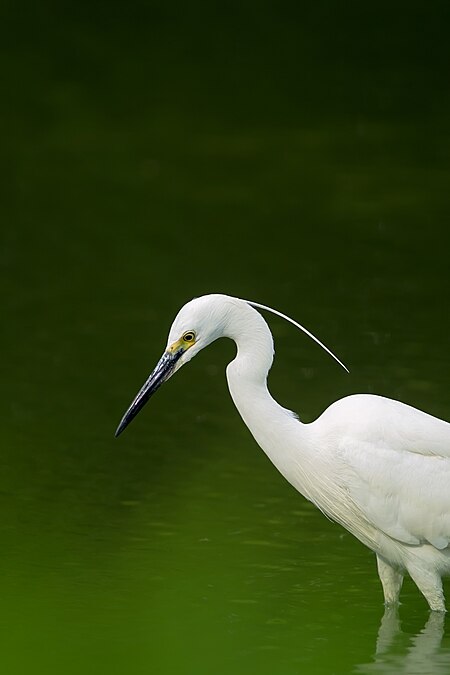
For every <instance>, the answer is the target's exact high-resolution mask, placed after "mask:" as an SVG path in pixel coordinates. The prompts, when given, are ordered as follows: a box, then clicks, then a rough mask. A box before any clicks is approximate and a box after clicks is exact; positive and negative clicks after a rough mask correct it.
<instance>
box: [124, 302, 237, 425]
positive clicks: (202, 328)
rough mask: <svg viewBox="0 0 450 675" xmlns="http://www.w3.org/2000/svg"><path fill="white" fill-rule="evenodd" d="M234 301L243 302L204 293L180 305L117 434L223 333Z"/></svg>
mask: <svg viewBox="0 0 450 675" xmlns="http://www.w3.org/2000/svg"><path fill="white" fill-rule="evenodd" d="M236 303H242V304H245V303H244V302H243V301H242V300H238V299H237V298H231V297H228V296H225V295H204V296H202V297H200V298H194V300H191V301H190V302H188V303H187V304H186V305H184V307H182V308H181V309H180V311H179V312H178V314H177V316H176V317H175V320H174V322H173V324H172V326H171V328H170V331H169V337H168V339H167V345H166V349H165V351H164V353H163V355H162V356H161V358H160V360H159V361H158V363H157V364H156V367H155V369H154V370H153V372H152V374H151V375H150V377H149V378H148V379H147V381H146V382H145V383H144V385H143V386H142V388H141V390H140V391H139V393H138V394H137V396H136V398H135V399H134V400H133V402H132V404H131V405H130V407H129V408H128V410H127V412H126V413H125V415H124V416H123V418H122V420H121V422H120V424H119V426H118V427H117V431H116V436H118V435H119V434H120V433H122V431H123V430H124V429H125V427H126V426H128V424H129V423H130V422H131V420H132V419H133V418H134V417H135V416H136V415H137V414H138V412H139V411H140V410H141V408H143V406H144V405H145V403H146V402H147V401H148V399H149V398H150V396H152V394H154V393H155V391H156V390H157V389H158V388H159V387H160V386H161V385H162V384H163V383H164V382H166V381H167V380H168V379H169V378H170V377H171V376H172V375H173V374H174V373H175V372H176V371H177V370H179V368H181V366H183V365H184V364H185V363H187V362H188V361H190V360H191V359H192V358H193V357H194V356H195V355H196V354H197V353H198V352H199V351H200V350H201V349H203V348H204V347H206V346H207V345H209V344H211V342H213V341H214V340H216V339H217V338H218V337H221V336H222V335H223V334H224V332H223V331H224V325H225V323H226V320H227V315H228V313H229V312H228V311H227V310H229V309H231V305H233V304H234V305H235V304H236Z"/></svg>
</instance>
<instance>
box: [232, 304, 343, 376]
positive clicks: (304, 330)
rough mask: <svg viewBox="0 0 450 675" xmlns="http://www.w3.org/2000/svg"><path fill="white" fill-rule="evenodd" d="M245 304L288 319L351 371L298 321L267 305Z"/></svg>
mask: <svg viewBox="0 0 450 675" xmlns="http://www.w3.org/2000/svg"><path fill="white" fill-rule="evenodd" d="M244 302H246V303H248V304H249V305H251V306H252V307H257V308H258V309H266V310H267V311H268V312H272V314H276V315H277V316H280V317H281V318H282V319H286V321H289V323H292V324H294V326H296V327H297V328H300V330H302V331H303V332H304V333H306V335H308V336H309V337H310V338H311V340H314V342H317V344H318V345H320V346H321V347H322V349H324V350H325V351H326V352H328V354H329V355H330V356H332V357H333V359H334V360H335V361H337V362H338V363H339V365H340V366H342V368H343V369H344V370H346V371H347V373H349V372H350V371H349V369H348V368H347V366H345V365H344V364H343V363H342V361H340V359H338V357H337V356H336V354H333V352H332V351H331V349H328V347H326V346H325V345H324V344H323V342H321V341H320V340H319V339H318V338H316V336H315V335H313V334H312V333H311V332H310V331H309V330H308V329H307V328H305V327H304V326H302V325H301V324H300V323H297V321H294V319H291V318H290V317H289V316H286V314H282V312H278V311H277V310H276V309H272V307H267V305H261V304H260V303H259V302H253V301H252V300H244Z"/></svg>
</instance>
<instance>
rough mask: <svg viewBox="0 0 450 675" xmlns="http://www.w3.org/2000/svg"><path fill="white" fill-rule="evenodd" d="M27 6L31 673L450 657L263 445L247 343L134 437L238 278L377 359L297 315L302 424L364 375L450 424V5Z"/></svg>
mask: <svg viewBox="0 0 450 675" xmlns="http://www.w3.org/2000/svg"><path fill="white" fill-rule="evenodd" d="M1 13H2V20H1V21H0V37H1V43H0V44H1V52H2V57H1V60H0V73H1V96H0V105H1V113H0V124H1V139H2V141H1V151H0V153H1V155H0V156H1V159H0V162H1V163H0V169H1V173H2V176H1V177H2V180H1V182H0V190H1V194H0V217H1V221H0V227H1V249H0V270H1V293H2V304H1V311H2V331H1V335H2V343H1V355H2V358H1V382H2V387H1V401H0V402H1V410H2V411H3V415H2V443H1V447H2V450H1V453H0V464H1V467H0V468H1V471H0V505H1V509H0V514H1V515H0V541H1V549H2V552H1V554H0V571H1V580H2V581H1V589H0V598H1V604H0V607H1V614H0V616H1V620H2V630H1V633H0V634H1V636H2V637H1V638H0V641H1V642H2V643H3V644H2V649H1V650H0V653H1V657H0V666H1V667H2V669H3V670H4V672H8V673H9V674H11V675H16V674H18V675H22V673H23V674H25V673H30V672H33V673H41V672H42V673H46V674H52V673H61V672H67V673H72V672H73V673H81V672H83V673H91V672H92V673H99V672H110V673H128V674H131V675H135V674H136V675H137V674H140V673H149V672H158V673H161V674H162V675H165V674H166V673H167V674H168V673H172V672H180V673H186V674H187V675H190V674H191V673H192V674H194V673H195V674H196V675H197V674H203V673H205V675H206V674H209V673H212V672H214V673H219V674H222V673H224V674H225V673H226V674H228V673H249V672H259V673H262V674H264V673H268V674H269V673H271V674H273V673H282V674H286V675H291V674H296V673H305V672H315V673H348V672H373V671H374V669H378V670H377V672H387V673H389V672H396V673H397V672H403V671H404V672H411V663H413V664H415V665H416V666H417V664H420V663H421V661H420V659H423V658H425V660H426V663H427V668H429V670H428V671H427V672H430V673H431V672H433V673H435V672H436V673H438V672H448V667H449V666H448V665H447V664H448V661H449V659H450V651H449V647H450V645H449V640H448V638H447V637H445V638H444V641H443V643H442V645H443V646H440V641H441V631H442V630H443V627H442V626H441V624H440V623H439V621H436V620H434V619H431V620H430V621H431V622H430V623H428V624H427V627H426V630H425V633H423V634H421V633H420V631H421V629H422V627H423V626H424V624H425V622H426V620H427V616H428V614H427V608H426V605H425V603H424V601H423V599H422V598H421V596H420V595H419V594H418V592H417V591H416V589H415V588H414V587H413V585H412V584H408V583H407V584H406V585H405V590H404V594H403V601H404V604H403V606H402V607H401V610H400V618H401V620H402V624H401V629H400V628H399V626H397V624H396V618H395V617H392V616H387V617H385V621H384V624H382V626H381V628H380V637H379V638H378V651H379V654H378V656H377V657H375V650H376V643H377V636H378V631H379V625H380V620H381V617H382V614H383V606H382V597H381V591H380V589H379V587H378V580H377V578H376V573H375V565H374V560H373V556H372V554H371V553H370V552H369V551H367V550H365V549H364V548H363V547H362V546H361V545H360V544H359V543H358V542H356V541H354V540H353V539H352V538H351V537H350V535H347V534H346V533H345V532H344V531H343V530H342V529H341V528H339V527H338V526H335V525H333V524H332V523H329V522H328V521H327V520H325V519H324V518H323V516H322V515H321V514H320V513H319V512H318V511H316V510H315V509H313V508H312V507H311V506H310V505H309V504H307V503H306V502H305V501H304V500H303V499H302V498H301V497H300V496H299V495H297V494H296V493H295V491H294V490H293V489H292V488H290V487H289V486H288V485H287V484H286V483H285V482H283V480H282V478H281V477H280V476H278V475H277V473H276V471H275V470H274V469H273V467H272V466H271V465H270V464H269V462H268V461H267V460H266V458H265V457H264V455H263V453H262V452H260V451H259V449H258V448H257V447H256V446H255V444H254V442H253V441H252V439H251V437H250V436H249V434H248V432H247V431H246V430H245V428H244V426H243V424H242V422H241V420H240V419H239V417H238V415H237V413H236V412H235V410H234V408H233V406H232V403H231V401H230V399H229V395H228V392H227V390H226V382H225V378H224V374H223V370H224V367H225V365H226V363H227V360H228V359H230V358H231V357H232V355H233V349H232V347H231V346H230V345H229V344H227V343H224V344H217V345H214V346H212V347H210V348H209V350H207V351H206V352H205V353H204V354H201V355H200V356H199V357H198V359H197V360H196V361H195V362H194V363H192V364H191V365H190V366H189V368H187V369H186V370H184V371H183V372H182V373H180V374H179V375H178V376H177V377H176V378H174V380H173V381H171V382H170V384H168V385H166V387H164V389H163V390H162V391H161V392H160V393H159V394H158V396H157V397H155V399H154V400H152V402H151V404H149V406H148V408H146V409H145V411H144V412H142V413H141V415H140V416H139V418H138V419H137V420H136V421H135V422H134V423H133V425H132V426H131V427H130V429H128V430H127V432H126V434H124V436H122V437H121V438H120V439H119V440H114V438H113V433H114V429H115V427H116V425H117V423H118V421H119V419H120V417H121V415H122V413H123V412H124V409H125V408H126V406H127V405H128V403H129V402H130V399H131V398H132V397H133V395H134V394H135V393H136V391H137V389H138V387H139V386H140V384H141V383H142V381H143V380H144V378H145V377H146V376H147V374H148V373H149V371H150V370H151V368H152V367H153V365H154V363H155V362H156V360H157V358H158V357H159V355H160V353H161V351H162V349H163V347H164V345H165V340H166V334H167V331H168V329H169V326H170V322H171V321H172V319H173V317H174V315H175V314H176V312H177V310H178V309H179V307H180V306H181V305H182V304H183V303H184V302H186V301H187V300H189V299H190V298H191V297H193V296H195V295H201V294H204V293H209V292H225V293H229V294H233V295H237V296H240V297H247V298H250V299H254V300H256V301H260V302H263V303H266V304H271V305H273V306H275V307H277V308H278V309H280V310H281V311H285V312H287V313H289V314H291V315H292V316H294V317H295V318H297V319H298V320H299V321H301V322H302V323H304V324H305V325H306V326H307V327H309V328H310V329H311V330H313V331H314V332H315V333H317V334H318V336H319V337H320V338H321V339H323V340H324V341H325V342H326V344H328V345H329V346H330V347H331V348H332V349H334V350H335V351H336V352H337V354H338V356H339V357H340V358H342V359H343V360H344V362H345V363H347V365H348V366H349V367H350V370H351V374H350V376H346V375H345V374H344V373H343V371H340V369H339V368H338V367H337V366H336V365H335V364H334V363H333V362H332V361H331V360H330V359H328V358H327V357H326V355H325V354H323V353H322V352H321V351H320V350H319V349H318V348H317V347H316V346H314V345H313V344H312V343H310V342H309V341H308V340H307V338H304V337H302V336H301V335H300V334H298V333H297V332H296V331H295V329H294V328H292V327H290V326H288V325H287V324H283V323H282V322H281V321H280V320H278V319H270V323H271V326H272V329H273V332H274V336H275V341H276V347H277V360H276V364H275V368H274V371H273V374H272V377H271V389H272V391H273V393H274V395H275V396H276V397H277V398H278V399H279V400H280V402H281V403H283V404H284V405H287V406H288V407H291V408H293V409H294V410H296V411H298V412H299V413H300V415H301V417H302V419H304V420H311V419H313V418H314V417H315V416H317V415H318V414H320V412H321V411H322V410H323V409H324V408H325V407H326V406H327V405H329V404H330V403H331V402H332V401H333V400H335V399H337V398H339V397H341V396H343V395H345V394H349V393H355V392H361V391H364V392H374V393H378V394H383V395H386V396H392V397H395V398H400V399H402V400H404V401H405V402H408V403H410V404H412V405H415V406H418V407H420V408H423V409H425V410H427V411H428V412H430V413H432V414H435V415H438V416H441V417H444V418H446V419H449V418H450V414H449V412H448V411H449V408H450V394H449V387H448V381H449V376H450V357H449V355H448V343H449V339H448V335H449V328H450V317H449V312H448V298H449V290H450V289H449V285H450V284H449V272H448V267H449V265H448V258H449V255H448V252H449V242H450V236H449V215H450V197H449V178H450V168H449V167H450V165H449V159H450V132H449V113H450V87H449V61H450V59H449V49H448V32H449V28H450V26H449V13H450V10H449V7H448V3H447V2H431V3H428V4H424V3H419V2H408V3H406V2H397V3H392V2H389V3H388V2H376V3H375V2H370V3H361V2H353V1H352V2H347V3H337V2H334V3H333V2H331V1H330V0H328V1H322V2H316V3H308V4H306V3H285V2H278V3H270V2H258V3H256V2H255V3H249V2H244V3H241V2H240V3H237V2H228V3H226V4H225V3H223V4H222V5H219V4H217V3H211V2H209V3H207V2H200V3H195V4H194V5H191V6H188V5H187V4H186V3H184V4H181V3H164V4H163V3H161V4H160V5H157V4H155V3H149V2H137V1H133V2H128V3H122V4H119V3H112V2H95V3H80V2H41V3H31V2H30V3H12V2H10V3H8V2H5V3H3V5H2V12H1ZM427 631H428V632H427ZM383 636H384V637H383ZM386 636H387V637H386ZM389 636H390V637H389ZM427 636H428V637H429V636H431V642H430V641H427ZM421 638H422V640H421ZM383 640H384V642H383ZM380 644H381V645H385V647H384V651H383V649H381V648H380ZM386 645H387V646H386ZM424 645H425V646H424ZM430 645H431V646H430ZM408 659H409V660H408ZM402 669H403V670H402ZM422 672H425V671H423V670H422Z"/></svg>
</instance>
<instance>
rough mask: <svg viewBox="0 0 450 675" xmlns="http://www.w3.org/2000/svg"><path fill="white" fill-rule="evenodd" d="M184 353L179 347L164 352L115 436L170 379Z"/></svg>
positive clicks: (123, 418)
mask: <svg viewBox="0 0 450 675" xmlns="http://www.w3.org/2000/svg"><path fill="white" fill-rule="evenodd" d="M182 354H183V350H182V349H179V350H178V351H176V352H174V353H171V352H164V354H163V355H162V356H161V358H160V359H159V361H158V363H157V364H156V368H155V369H154V371H153V373H152V374H151V375H150V377H149V378H148V380H147V381H146V382H145V384H144V386H143V387H142V388H141V390H140V391H139V393H138V395H137V396H136V398H135V399H134V401H133V403H132V404H131V405H130V407H129V408H128V410H127V411H126V413H125V415H124V416H123V417H122V419H121V421H120V424H119V426H118V427H117V430H116V433H115V436H116V438H117V436H118V435H119V434H121V433H122V431H123V430H124V429H125V427H127V426H128V425H129V423H130V422H131V420H132V419H133V418H134V417H136V415H137V414H138V412H139V411H140V410H141V408H143V407H144V405H145V404H146V403H147V401H148V399H149V398H150V396H152V395H153V394H154V393H155V391H156V390H157V389H159V387H160V386H161V385H162V384H163V383H164V382H165V381H166V380H168V379H169V377H170V376H171V375H173V373H174V372H175V366H176V364H177V361H178V359H179V358H180V356H181V355H182Z"/></svg>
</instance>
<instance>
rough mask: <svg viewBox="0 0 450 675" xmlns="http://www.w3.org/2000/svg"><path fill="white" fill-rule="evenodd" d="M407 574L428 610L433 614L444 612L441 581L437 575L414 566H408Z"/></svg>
mask: <svg viewBox="0 0 450 675" xmlns="http://www.w3.org/2000/svg"><path fill="white" fill-rule="evenodd" d="M408 572H409V574H410V576H411V579H412V580H413V581H414V583H415V584H416V585H417V587H418V589H419V591H420V592H421V593H422V595H424V596H425V599H426V601H427V602H428V604H429V606H430V609H432V610H434V611H435V612H446V611H447V610H446V609H445V597H444V591H443V589H442V579H441V577H440V576H439V574H437V572H430V571H429V570H424V569H422V568H420V567H418V566H416V565H409V566H408Z"/></svg>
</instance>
